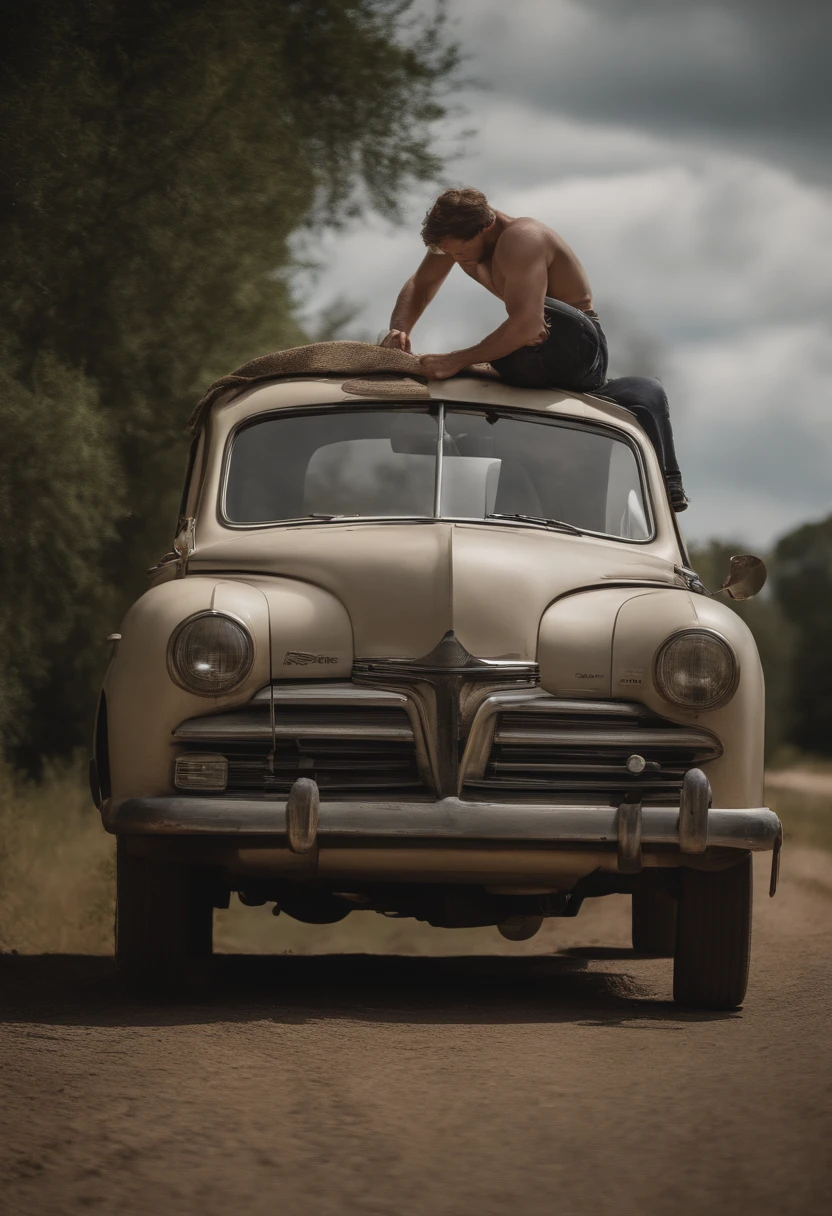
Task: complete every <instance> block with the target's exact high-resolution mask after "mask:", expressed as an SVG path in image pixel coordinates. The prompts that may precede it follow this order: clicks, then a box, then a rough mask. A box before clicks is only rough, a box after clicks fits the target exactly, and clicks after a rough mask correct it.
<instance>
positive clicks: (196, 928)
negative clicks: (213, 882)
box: [116, 840, 214, 992]
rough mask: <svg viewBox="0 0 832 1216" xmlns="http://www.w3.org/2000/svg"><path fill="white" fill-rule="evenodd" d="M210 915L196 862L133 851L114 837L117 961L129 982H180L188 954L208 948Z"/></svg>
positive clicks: (161, 988)
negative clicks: (160, 858)
mask: <svg viewBox="0 0 832 1216" xmlns="http://www.w3.org/2000/svg"><path fill="white" fill-rule="evenodd" d="M213 919H214V908H213V900H212V898H211V890H210V887H209V885H208V883H207V882H206V881H205V877H204V876H203V875H202V874H201V873H200V871H199V870H198V869H197V868H195V867H192V866H186V865H177V864H175V863H172V862H167V861H155V860H152V859H149V858H146V857H132V856H131V855H130V854H129V853H128V852H127V845H126V841H124V840H119V841H118V850H117V859H116V962H117V965H118V971H119V974H120V976H121V978H122V979H123V981H124V982H125V983H126V984H127V985H128V986H129V987H130V988H132V989H137V990H140V991H145V992H151V991H152V992H169V991H172V990H175V989H176V988H178V987H179V986H180V985H181V983H182V982H183V980H184V979H185V977H186V968H187V964H188V960H189V959H194V958H205V957H206V956H209V955H210V954H211V950H212V939H213Z"/></svg>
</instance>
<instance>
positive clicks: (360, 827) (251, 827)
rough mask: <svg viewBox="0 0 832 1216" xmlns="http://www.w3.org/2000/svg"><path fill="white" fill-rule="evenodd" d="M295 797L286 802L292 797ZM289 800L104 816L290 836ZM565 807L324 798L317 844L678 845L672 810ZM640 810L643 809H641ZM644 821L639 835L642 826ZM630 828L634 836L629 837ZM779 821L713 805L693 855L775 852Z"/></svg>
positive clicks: (160, 829)
mask: <svg viewBox="0 0 832 1216" xmlns="http://www.w3.org/2000/svg"><path fill="white" fill-rule="evenodd" d="M287 801H288V800H287ZM287 801H283V800H282V799H275V800H268V801H264V800H262V799H257V800H254V799H237V798H222V797H199V796H184V795H180V796H171V797H158V798H125V799H123V800H121V801H117V802H114V801H112V800H107V801H106V802H105V803H104V804H103V806H102V808H101V817H102V820H103V823H104V827H105V828H106V829H107V831H108V832H113V833H116V834H118V835H126V836H146V835H192V834H206V833H207V834H212V835H231V836H286V834H287V831H288V823H287ZM623 806H624V807H627V808H634V810H630V809H627V810H624V809H623V808H622V807H611V806H583V805H582V806H562V805H545V804H543V805H541V804H535V805H533V806H530V805H528V804H525V805H521V804H518V803H509V802H505V803H501V802H464V801H462V800H461V799H459V798H442V799H440V800H439V801H436V802H415V801H414V802H408V801H401V802H399V801H383V802H371V803H368V802H321V804H320V810H319V817H318V824H317V838H318V840H320V841H321V842H324V843H325V842H331V843H333V844H334V843H337V842H338V841H339V840H341V839H347V838H359V839H362V838H363V839H364V840H367V841H368V842H369V840H377V841H379V842H384V841H403V840H414V841H416V840H418V841H427V840H432V841H439V842H441V841H448V842H465V841H470V842H472V843H476V842H479V841H502V842H505V843H508V842H511V841H516V842H518V843H522V844H528V843H531V842H539V843H541V844H547V845H552V844H569V845H572V844H589V845H615V846H616V847H620V845H621V839H622V834H625V835H629V837H630V839H631V840H632V844H633V849H632V850H631V851H635V839H633V838H634V837H637V839H638V841H639V842H640V844H641V845H642V846H643V845H675V846H676V847H677V848H681V847H682V842H681V841H680V830H679V829H680V811H679V807H674V806H645V807H641V806H640V804H638V803H631V804H627V803H625V804H623ZM636 812H637V813H636ZM639 821H640V830H639V828H638V823H639ZM622 824H623V825H624V826H625V827H626V829H627V831H626V832H624V833H622ZM780 831H781V828H780V820H779V819H778V818H777V816H776V815H775V814H774V812H773V811H771V810H769V809H768V807H764V806H760V807H749V808H743V809H735V808H719V807H712V808H710V809H709V810H708V812H707V834H706V837H705V840H704V842H702V843H701V844H699V846H698V847H697V848H695V849H684V848H683V851H689V852H702V851H704V848H710V847H722V848H734V849H746V850H754V851H766V850H771V849H773V848H774V847H775V845H776V843H777V840H778V838H779V835H780Z"/></svg>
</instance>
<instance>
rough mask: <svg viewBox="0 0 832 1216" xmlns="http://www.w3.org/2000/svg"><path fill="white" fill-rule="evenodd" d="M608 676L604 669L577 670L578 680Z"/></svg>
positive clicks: (604, 678)
mask: <svg viewBox="0 0 832 1216" xmlns="http://www.w3.org/2000/svg"><path fill="white" fill-rule="evenodd" d="M606 678H607V677H606V675H605V674H604V672H603V671H596V672H592V671H576V672H575V679H576V680H606Z"/></svg>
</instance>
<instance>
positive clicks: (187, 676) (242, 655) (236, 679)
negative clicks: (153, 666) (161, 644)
mask: <svg viewBox="0 0 832 1216" xmlns="http://www.w3.org/2000/svg"><path fill="white" fill-rule="evenodd" d="M253 662H254V643H253V642H252V640H251V635H250V634H249V632H248V630H247V629H245V628H244V627H243V626H242V625H241V624H240V623H239V622H238V621H235V620H233V619H232V617H230V616H223V615H222V614H221V613H219V612H198V613H197V614H196V616H192V617H190V618H189V619H188V620H187V621H183V622H182V624H181V625H180V626H179V627H178V628H177V629H176V630H175V631H174V633H173V635H172V637H171V639H170V646H169V648H168V667H169V668H170V673H171V676H172V677H173V679H174V680H175V681H176V683H177V684H180V685H181V686H182V688H187V690H188V692H195V693H199V695H200V696H202V697H216V696H219V695H220V694H221V693H224V692H231V690H232V689H233V688H236V687H237V685H238V684H242V682H243V680H244V679H245V678H246V676H247V675H248V673H249V672H250V671H251V665H252V663H253Z"/></svg>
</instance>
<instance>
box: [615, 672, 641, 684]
mask: <svg viewBox="0 0 832 1216" xmlns="http://www.w3.org/2000/svg"><path fill="white" fill-rule="evenodd" d="M618 683H619V684H635V685H638V686H640V685H641V684H643V683H644V670H643V669H642V668H640V667H631V668H629V669H628V670H626V671H622V673H621V676H620V678H619V681H618Z"/></svg>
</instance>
